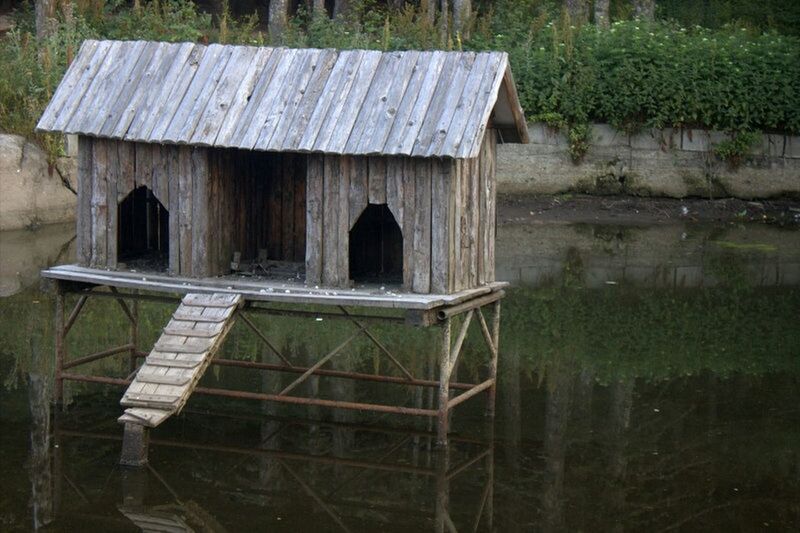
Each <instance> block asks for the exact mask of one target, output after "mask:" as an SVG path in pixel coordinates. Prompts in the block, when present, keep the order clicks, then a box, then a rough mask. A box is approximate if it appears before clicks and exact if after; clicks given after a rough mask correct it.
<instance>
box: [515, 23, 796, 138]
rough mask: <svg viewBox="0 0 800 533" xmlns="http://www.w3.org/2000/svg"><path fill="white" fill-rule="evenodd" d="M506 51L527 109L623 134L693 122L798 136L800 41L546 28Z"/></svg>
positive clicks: (732, 33) (658, 26)
mask: <svg viewBox="0 0 800 533" xmlns="http://www.w3.org/2000/svg"><path fill="white" fill-rule="evenodd" d="M512 41H514V42H517V43H522V44H518V45H516V46H513V47H509V54H510V55H511V61H512V67H513V69H514V75H515V77H516V79H517V83H518V85H519V86H520V88H519V92H520V96H521V98H522V99H523V107H524V108H525V110H526V111H527V112H528V114H529V115H535V114H542V113H557V114H559V115H561V116H563V117H564V118H565V119H566V121H567V122H569V123H580V122H585V121H587V120H599V121H606V122H610V123H611V124H612V125H614V126H615V127H618V128H620V129H624V130H628V131H631V130H635V129H637V128H640V127H642V126H648V127H665V126H681V125H692V126H702V127H709V128H714V129H720V130H732V131H739V130H746V129H762V130H784V131H791V132H797V131H800V40H798V39H796V38H793V37H786V36H779V35H776V34H772V33H770V34H762V35H752V34H751V33H750V32H748V31H746V30H742V29H733V28H727V29H725V30H721V31H717V32H712V31H709V30H704V29H700V28H694V29H691V30H686V29H684V28H680V27H677V26H672V25H668V24H663V23H650V24H647V23H644V22H640V21H632V22H617V23H614V24H613V25H612V27H611V29H609V30H600V29H597V28H595V27H593V26H585V27H583V28H580V29H575V28H573V27H569V26H567V27H565V26H564V25H563V24H557V23H549V24H548V25H547V26H545V28H544V29H543V30H541V31H538V32H536V33H535V34H534V33H529V34H528V35H527V36H526V38H525V39H524V40H523V39H521V38H519V37H517V38H512Z"/></svg>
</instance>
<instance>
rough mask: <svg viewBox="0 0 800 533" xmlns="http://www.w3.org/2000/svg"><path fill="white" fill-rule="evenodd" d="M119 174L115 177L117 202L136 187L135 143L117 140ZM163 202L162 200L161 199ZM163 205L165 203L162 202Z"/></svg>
mask: <svg viewBox="0 0 800 533" xmlns="http://www.w3.org/2000/svg"><path fill="white" fill-rule="evenodd" d="M117 154H118V157H119V175H118V179H117V203H119V202H121V201H122V200H124V199H125V197H126V196H128V195H129V194H130V193H131V191H133V189H135V188H136V185H135V184H136V181H135V180H136V176H135V175H134V174H135V172H136V144H135V143H129V142H122V141H119V142H117ZM159 200H160V199H159ZM161 202H162V203H163V201H161ZM164 205H165V206H166V205H167V204H164Z"/></svg>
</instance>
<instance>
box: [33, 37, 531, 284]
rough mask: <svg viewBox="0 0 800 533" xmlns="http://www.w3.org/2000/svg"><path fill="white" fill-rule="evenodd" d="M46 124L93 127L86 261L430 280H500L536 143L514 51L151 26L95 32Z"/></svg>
mask: <svg viewBox="0 0 800 533" xmlns="http://www.w3.org/2000/svg"><path fill="white" fill-rule="evenodd" d="M38 129H39V131H47V132H61V133H69V134H77V135H78V136H79V144H78V146H79V158H80V159H79V191H78V208H77V218H78V258H77V261H78V264H79V265H80V266H83V267H94V268H102V269H110V270H123V271H124V270H130V269H134V270H137V271H138V272H142V271H153V270H155V271H159V270H160V271H163V272H164V273H166V274H169V275H172V276H180V277H188V278H205V277H214V276H220V275H225V274H229V273H231V271H232V269H233V270H240V269H241V270H246V269H250V270H251V271H252V272H251V273H256V274H258V273H261V274H264V275H265V276H266V275H268V274H269V272H270V271H272V270H271V269H273V268H275V267H276V266H279V267H283V270H281V269H280V268H275V270H274V271H275V272H282V273H285V269H286V268H288V269H289V270H290V271H291V272H295V273H296V276H297V277H299V278H300V279H302V280H304V281H305V285H306V286H323V287H339V288H344V287H351V286H353V285H354V284H355V285H356V286H358V285H359V284H369V283H370V282H374V283H376V284H378V285H400V286H401V289H400V290H404V291H406V292H414V293H420V294H428V293H437V294H451V293H456V292H458V291H462V290H465V289H470V288H475V287H480V286H482V285H485V284H487V283H491V282H493V281H494V238H495V189H496V187H495V153H496V144H497V142H498V141H500V142H526V141H527V129H526V125H525V120H524V116H523V112H522V109H521V108H520V104H519V101H518V99H517V93H516V89H515V87H514V83H513V80H512V76H511V71H510V69H509V65H508V57H507V55H506V54H505V53H500V52H485V53H474V52H441V51H434V52H418V51H406V52H379V51H366V50H345V51H336V50H316V49H287V48H256V47H249V46H227V45H210V46H204V45H199V44H189V43H182V44H168V43H157V42H139V41H137V42H120V41H86V42H85V43H84V44H83V46H82V47H81V49H80V52H79V54H78V55H77V57H76V58H75V60H74V61H73V63H72V65H71V66H70V68H69V70H68V72H67V73H66V75H65V76H64V79H63V81H62V82H61V84H60V86H59V87H58V90H57V91H56V93H55V95H54V97H53V99H52V101H51V102H50V105H49V106H48V107H47V110H46V111H45V113H44V115H43V116H42V118H41V120H40V121H39V124H38ZM267 277H268V276H267Z"/></svg>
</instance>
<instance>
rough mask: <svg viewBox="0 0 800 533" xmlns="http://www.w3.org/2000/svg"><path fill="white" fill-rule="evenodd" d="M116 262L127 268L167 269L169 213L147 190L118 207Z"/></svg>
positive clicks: (129, 196)
mask: <svg viewBox="0 0 800 533" xmlns="http://www.w3.org/2000/svg"><path fill="white" fill-rule="evenodd" d="M117 222H118V228H119V230H118V234H117V260H118V261H119V262H124V263H125V265H126V266H127V267H129V268H138V269H141V270H166V269H167V266H168V265H169V211H167V210H166V209H165V208H164V206H163V205H161V202H159V201H158V199H157V198H156V197H155V196H154V195H153V191H151V190H150V189H148V188H147V187H144V186H142V187H139V188H137V189H135V190H134V191H133V192H131V193H130V194H129V195H128V196H126V197H125V199H124V200H123V201H122V202H120V204H119V218H118V219H117Z"/></svg>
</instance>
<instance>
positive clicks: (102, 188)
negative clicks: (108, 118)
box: [90, 139, 108, 267]
mask: <svg viewBox="0 0 800 533" xmlns="http://www.w3.org/2000/svg"><path fill="white" fill-rule="evenodd" d="M93 145H94V150H93V153H94V166H93V167H92V234H93V235H92V258H91V261H90V263H91V265H92V266H94V267H105V266H106V258H107V252H108V242H107V236H108V181H107V180H108V141H106V140H103V139H95V140H94V141H93Z"/></svg>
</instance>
